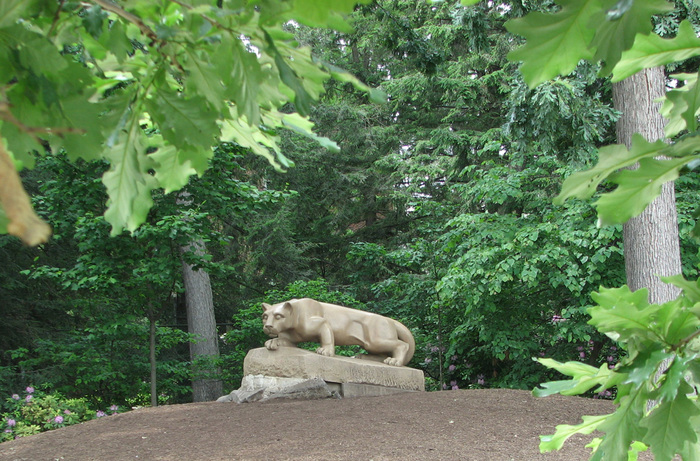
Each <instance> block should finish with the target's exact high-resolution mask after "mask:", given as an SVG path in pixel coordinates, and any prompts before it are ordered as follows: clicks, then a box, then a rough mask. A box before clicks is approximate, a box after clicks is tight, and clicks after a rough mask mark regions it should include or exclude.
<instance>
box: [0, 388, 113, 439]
mask: <svg viewBox="0 0 700 461" xmlns="http://www.w3.org/2000/svg"><path fill="white" fill-rule="evenodd" d="M6 408H8V409H9V410H8V411H7V412H5V413H3V414H2V415H0V442H4V441H7V440H12V439H16V438H17V437H24V436H27V435H33V434H38V433H39V432H44V431H49V430H51V429H57V428H59V427H65V426H70V425H72V424H78V423H80V422H83V421H88V420H91V419H95V418H101V417H104V416H108V415H112V414H115V413H118V412H119V407H117V406H116V405H112V406H111V407H110V408H109V409H108V410H107V411H104V410H94V409H92V408H90V405H89V403H88V401H87V399H85V398H79V399H68V398H65V397H64V396H62V395H61V394H59V393H58V392H52V393H48V394H47V393H45V392H42V391H39V390H36V389H34V387H31V386H29V387H27V388H26V389H25V392H24V393H23V394H22V395H20V394H12V396H10V397H9V398H7V405H6Z"/></svg>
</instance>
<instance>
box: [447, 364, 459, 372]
mask: <svg viewBox="0 0 700 461" xmlns="http://www.w3.org/2000/svg"><path fill="white" fill-rule="evenodd" d="M447 369H448V370H450V371H455V369H457V367H456V366H454V365H450V366H449V367H447Z"/></svg>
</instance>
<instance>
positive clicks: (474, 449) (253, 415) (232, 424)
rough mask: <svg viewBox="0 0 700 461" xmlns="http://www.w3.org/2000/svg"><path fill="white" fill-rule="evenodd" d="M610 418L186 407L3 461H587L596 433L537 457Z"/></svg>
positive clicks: (454, 408)
mask: <svg viewBox="0 0 700 461" xmlns="http://www.w3.org/2000/svg"><path fill="white" fill-rule="evenodd" d="M611 411H613V405H612V403H611V402H609V401H604V400H591V399H584V398H581V397H562V396H551V397H546V398H534V397H532V395H531V394H530V393H529V392H527V391H519V390H507V389H484V390H459V391H445V392H421V393H409V394H399V395H391V396H382V397H360V398H349V399H338V400H336V399H328V400H313V401H298V400H295V401H280V400H273V401H268V402H263V403H259V402H256V403H246V404H235V403H216V402H210V403H191V404H185V405H172V406H162V407H156V408H143V409H138V410H134V411H131V412H128V413H122V414H118V415H114V416H109V417H105V418H101V419H97V420H93V421H89V422H86V423H82V424H78V425H75V426H69V427H65V428H61V429H57V430H54V431H50V432H44V433H41V434H37V435H34V436H30V437H24V438H20V439H17V440H13V441H9V442H5V443H2V444H0V460H2V461H5V460H13V461H14V460H30V461H44V460H46V461H49V460H50V461H53V460H69V461H73V460H77V461H80V460H99V461H113V460H119V461H122V460H168V461H170V460H185V461H192V460H207V461H212V460H366V461H368V460H374V461H380V460H421V461H423V460H468V461H471V460H473V461H490V460H494V461H503V460H508V461H509V460H516V461H528V460H561V461H564V460H566V461H574V460H587V459H588V458H589V457H590V451H589V449H587V448H584V445H585V444H586V443H587V442H588V440H590V439H591V438H592V437H593V436H587V437H580V436H574V437H572V438H571V439H569V441H568V442H567V443H566V444H565V445H564V448H563V449H562V450H561V451H559V452H550V453H545V454H541V453H540V452H539V448H538V445H539V435H540V434H552V433H554V428H555V426H556V425H558V424H578V423H579V422H581V416H582V415H587V414H589V415H597V414H604V413H609V412H611ZM643 455H644V456H641V457H640V459H652V458H651V456H650V455H647V454H646V453H644V454H643Z"/></svg>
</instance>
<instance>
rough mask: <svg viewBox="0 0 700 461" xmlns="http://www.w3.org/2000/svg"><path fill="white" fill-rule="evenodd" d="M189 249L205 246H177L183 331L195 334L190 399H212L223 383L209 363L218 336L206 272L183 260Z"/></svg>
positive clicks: (200, 251)
mask: <svg viewBox="0 0 700 461" xmlns="http://www.w3.org/2000/svg"><path fill="white" fill-rule="evenodd" d="M177 204H178V205H181V206H189V205H191V204H192V197H191V195H190V193H189V192H187V191H181V192H180V193H179V194H178V196H177ZM189 252H192V253H194V254H195V255H197V256H204V254H205V252H206V247H205V245H204V241H203V240H202V239H194V240H193V241H192V242H190V243H189V244H188V245H186V246H184V247H182V248H180V253H181V256H182V279H183V282H184V286H185V307H186V310H187V331H188V332H189V333H191V334H193V335H194V336H195V338H194V340H190V359H191V360H192V364H193V370H192V371H193V378H192V399H193V400H194V401H195V402H208V401H210V400H216V399H217V398H219V397H221V396H222V395H223V393H224V392H223V383H222V381H221V379H219V378H218V376H219V375H220V370H219V369H218V368H217V366H216V365H215V364H214V363H213V362H214V361H215V360H216V359H218V358H219V335H218V332H217V331H216V317H215V316H214V299H213V296H212V292H211V280H210V279H209V274H208V273H207V272H206V271H204V270H203V269H197V270H194V267H193V266H192V265H191V264H188V263H187V262H186V261H185V258H184V255H185V253H189Z"/></svg>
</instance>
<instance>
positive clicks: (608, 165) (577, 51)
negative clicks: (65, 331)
mask: <svg viewBox="0 0 700 461" xmlns="http://www.w3.org/2000/svg"><path fill="white" fill-rule="evenodd" d="M558 5H559V8H557V9H556V11H555V12H554V13H543V12H533V13H530V14H528V15H527V16H525V17H523V18H519V19H513V20H511V21H509V22H508V24H507V27H508V30H509V31H510V32H512V33H515V34H518V35H521V36H523V37H525V39H526V43H525V45H523V46H522V47H520V48H518V49H517V50H515V51H513V52H512V53H511V54H510V55H509V58H510V59H513V60H515V61H522V62H523V64H522V66H521V71H522V74H523V77H524V79H525V81H526V82H527V84H528V85H529V86H530V87H535V86H537V85H539V84H541V83H543V82H546V81H547V80H550V79H553V78H555V77H557V76H560V75H567V74H569V73H571V72H572V71H573V70H574V69H575V68H576V66H577V65H578V63H579V61H581V60H588V61H590V62H592V63H594V64H596V63H600V62H602V64H603V65H602V67H601V70H600V74H601V75H609V74H612V81H613V82H616V81H620V80H623V79H625V78H627V77H629V76H631V75H633V74H635V73H637V72H639V71H641V70H642V69H645V68H651V67H656V66H664V65H671V64H674V63H678V62H682V61H685V60H687V59H689V58H693V57H696V56H698V55H700V39H699V38H698V36H697V34H696V32H695V30H694V28H693V25H692V24H691V22H690V21H689V20H687V19H686V20H683V21H681V22H680V24H679V25H678V28H677V31H676V32H675V35H674V36H672V37H664V36H660V35H658V34H657V33H653V32H652V18H653V17H655V15H660V14H663V13H667V12H669V11H671V10H672V9H673V8H672V5H671V4H670V3H668V2H665V1H663V0H644V1H634V2H624V1H620V2H617V3H615V2H613V1H612V0H610V1H607V2H606V1H599V0H594V1H584V0H574V1H564V2H558ZM675 78H676V79H677V80H676V82H677V84H676V85H675V89H673V90H671V91H669V92H668V93H667V95H666V97H665V98H664V100H663V107H662V109H661V114H662V115H663V116H664V117H666V118H667V119H668V123H667V125H666V127H665V131H666V135H667V136H668V137H669V138H672V139H675V140H676V142H675V143H674V144H672V145H670V146H668V145H664V144H663V143H662V142H656V143H649V142H647V141H645V140H644V139H643V138H642V137H641V136H637V137H635V138H634V139H633V141H632V144H631V146H629V148H627V147H625V146H621V145H610V146H607V147H604V148H602V149H600V151H599V160H598V164H597V165H596V166H595V167H594V168H592V169H589V170H587V171H584V172H581V173H576V174H574V175H572V176H571V177H570V178H568V179H567V181H566V182H565V184H564V186H563V188H562V191H561V193H560V195H559V196H558V197H557V199H556V201H557V202H558V203H561V202H563V201H564V200H566V199H568V198H572V197H577V198H589V197H591V196H593V194H594V193H595V192H596V190H597V188H598V186H599V185H601V183H603V181H606V180H607V181H609V182H610V183H612V184H614V185H615V186H616V187H615V188H614V190H613V191H612V192H606V193H604V194H602V196H601V197H600V198H599V199H598V201H597V202H596V203H597V211H598V216H599V224H600V225H608V224H620V223H624V222H626V221H627V220H628V219H630V218H631V217H634V216H637V215H638V214H639V213H641V212H642V210H644V208H646V206H647V205H648V204H649V203H651V202H652V201H653V200H654V199H655V198H656V197H657V196H658V195H659V193H660V190H661V185H662V184H663V183H665V182H668V181H673V180H675V179H677V178H678V177H679V175H680V174H682V173H683V172H686V171H689V170H692V169H694V168H695V166H696V165H697V163H698V162H697V153H698V151H699V150H700V144H699V142H698V134H697V116H698V115H699V114H700V98H698V96H697V95H698V83H697V81H698V79H697V74H694V73H684V74H679V75H677V76H675ZM637 162H639V169H635V170H633V171H629V170H624V171H619V170H620V169H621V168H626V167H631V166H634V165H636V164H637Z"/></svg>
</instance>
